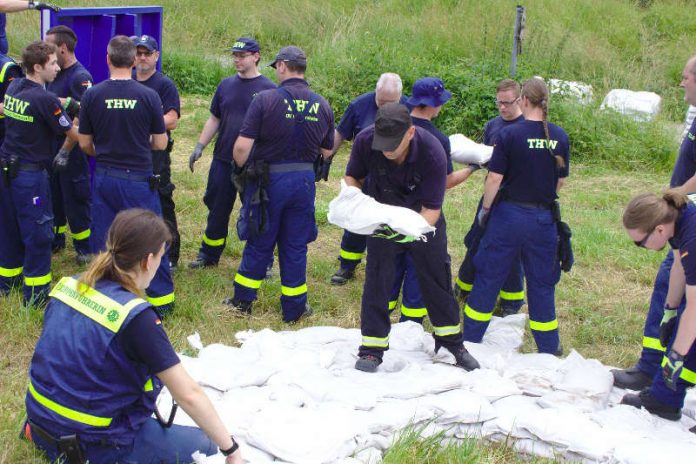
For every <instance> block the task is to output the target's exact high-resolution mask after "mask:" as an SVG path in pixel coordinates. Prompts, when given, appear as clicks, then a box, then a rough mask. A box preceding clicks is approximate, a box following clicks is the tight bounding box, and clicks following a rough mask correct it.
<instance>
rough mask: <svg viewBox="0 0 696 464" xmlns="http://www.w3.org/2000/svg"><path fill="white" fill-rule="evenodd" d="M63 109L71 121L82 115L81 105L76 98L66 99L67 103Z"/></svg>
mask: <svg viewBox="0 0 696 464" xmlns="http://www.w3.org/2000/svg"><path fill="white" fill-rule="evenodd" d="M63 109H64V110H65V112H66V113H67V114H68V116H69V117H70V119H75V118H76V117H77V115H78V114H80V103H79V102H78V101H77V100H75V99H74V98H72V97H68V98H66V99H65V103H63Z"/></svg>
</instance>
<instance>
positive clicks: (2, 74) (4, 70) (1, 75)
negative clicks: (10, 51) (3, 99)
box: [0, 61, 17, 83]
mask: <svg viewBox="0 0 696 464" xmlns="http://www.w3.org/2000/svg"><path fill="white" fill-rule="evenodd" d="M15 65H17V63H14V62H12V61H8V62H7V63H5V64H4V65H2V69H1V70H0V82H3V83H4V82H5V74H7V70H8V69H10V66H15Z"/></svg>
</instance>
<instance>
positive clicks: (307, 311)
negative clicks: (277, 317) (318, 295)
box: [285, 303, 314, 324]
mask: <svg viewBox="0 0 696 464" xmlns="http://www.w3.org/2000/svg"><path fill="white" fill-rule="evenodd" d="M312 314H314V310H313V309H312V307H311V306H310V305H309V303H305V310H304V312H303V313H302V314H300V315H299V316H298V317H297V319H293V320H292V321H285V322H287V323H288V324H294V323H295V322H297V321H299V320H300V319H306V318H308V317H309V316H311V315H312Z"/></svg>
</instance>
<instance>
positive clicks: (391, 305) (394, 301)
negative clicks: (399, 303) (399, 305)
mask: <svg viewBox="0 0 696 464" xmlns="http://www.w3.org/2000/svg"><path fill="white" fill-rule="evenodd" d="M395 309H396V300H392V301H390V302H389V311H394V310H395Z"/></svg>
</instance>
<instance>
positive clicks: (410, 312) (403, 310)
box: [395, 302, 428, 317]
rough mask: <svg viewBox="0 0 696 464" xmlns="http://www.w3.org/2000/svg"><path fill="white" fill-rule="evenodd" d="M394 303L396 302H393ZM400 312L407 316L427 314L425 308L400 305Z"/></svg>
mask: <svg viewBox="0 0 696 464" xmlns="http://www.w3.org/2000/svg"><path fill="white" fill-rule="evenodd" d="M395 303H396V302H395ZM401 314H403V315H404V316H408V317H425V316H427V315H428V309H427V308H409V307H407V306H404V305H401Z"/></svg>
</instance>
